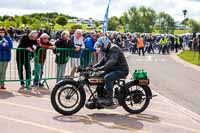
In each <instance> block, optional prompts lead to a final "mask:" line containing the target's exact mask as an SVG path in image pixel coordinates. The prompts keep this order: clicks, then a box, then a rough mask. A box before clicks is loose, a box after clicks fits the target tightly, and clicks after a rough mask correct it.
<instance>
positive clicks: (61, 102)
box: [51, 68, 155, 115]
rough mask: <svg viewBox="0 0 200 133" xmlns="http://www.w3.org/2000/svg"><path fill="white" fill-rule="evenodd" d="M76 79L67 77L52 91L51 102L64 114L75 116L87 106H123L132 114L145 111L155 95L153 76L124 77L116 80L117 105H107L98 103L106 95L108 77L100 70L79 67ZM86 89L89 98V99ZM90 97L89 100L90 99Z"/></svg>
mask: <svg viewBox="0 0 200 133" xmlns="http://www.w3.org/2000/svg"><path fill="white" fill-rule="evenodd" d="M78 72H79V73H80V74H79V76H78V77H76V78H69V77H66V78H65V79H63V80H62V81H60V82H58V83H57V84H56V85H55V87H54V88H53V90H52V93H51V104H52V106H53V108H54V109H55V110H56V111H57V112H58V113H60V114H63V115H73V114H75V113H77V112H78V111H80V109H81V108H83V107H84V105H85V106H86V108H88V109H105V108H107V109H115V108H117V107H118V106H122V107H123V108H124V109H125V110H126V111H127V112H129V113H131V114H139V113H141V112H143V111H144V110H145V109H146V108H147V107H148V105H149V103H150V100H151V99H152V97H154V96H155V95H152V91H151V89H150V88H149V86H148V85H149V79H148V78H145V79H137V80H129V81H127V82H126V79H120V80H118V81H115V82H114V89H113V91H114V94H113V101H114V104H113V105H112V106H109V107H105V106H103V105H100V104H99V103H98V98H99V97H104V95H105V92H104V91H103V90H104V89H103V88H104V79H103V77H99V74H100V72H94V71H92V70H89V69H85V68H79V70H78ZM86 92H87V94H89V97H87V98H86ZM86 99H87V102H86Z"/></svg>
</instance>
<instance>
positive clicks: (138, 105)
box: [121, 82, 151, 114]
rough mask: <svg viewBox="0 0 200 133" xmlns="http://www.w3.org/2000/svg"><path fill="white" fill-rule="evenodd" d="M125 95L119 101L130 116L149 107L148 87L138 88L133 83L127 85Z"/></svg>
mask: <svg viewBox="0 0 200 133" xmlns="http://www.w3.org/2000/svg"><path fill="white" fill-rule="evenodd" d="M126 89H127V93H126V94H125V95H124V96H123V98H122V100H121V105H122V107H123V108H124V109H125V110H126V111H127V112H129V113H131V114H139V113H141V112H143V111H144V110H145V109H146V108H147V107H148V105H149V102H150V97H151V91H150V88H149V87H148V86H139V85H136V84H135V83H134V82H132V83H129V84H127V86H126Z"/></svg>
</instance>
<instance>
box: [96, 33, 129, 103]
mask: <svg viewBox="0 0 200 133" xmlns="http://www.w3.org/2000/svg"><path fill="white" fill-rule="evenodd" d="M95 48H96V51H97V52H99V51H101V52H103V53H104V57H103V58H102V59H101V61H100V62H99V63H97V64H96V65H94V66H93V70H94V71H103V74H102V75H101V76H103V77H104V80H105V85H104V92H105V95H104V97H102V98H98V103H99V104H100V105H105V106H111V105H113V82H114V81H116V80H119V79H121V78H125V77H126V76H127V75H128V73H129V67H128V63H127V61H126V58H125V56H124V53H123V51H122V50H121V49H120V48H119V46H117V45H116V44H112V43H111V41H110V40H109V38H108V37H107V36H103V37H100V38H99V39H98V40H97V42H96V43H95Z"/></svg>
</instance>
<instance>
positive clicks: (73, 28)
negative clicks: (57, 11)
mask: <svg viewBox="0 0 200 133" xmlns="http://www.w3.org/2000/svg"><path fill="white" fill-rule="evenodd" d="M71 29H72V30H76V29H82V26H81V25H73V26H72V27H71Z"/></svg>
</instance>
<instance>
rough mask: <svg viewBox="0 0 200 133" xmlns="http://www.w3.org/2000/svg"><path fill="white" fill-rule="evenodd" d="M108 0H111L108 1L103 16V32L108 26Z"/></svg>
mask: <svg viewBox="0 0 200 133" xmlns="http://www.w3.org/2000/svg"><path fill="white" fill-rule="evenodd" d="M110 2H111V0H109V1H108V6H107V9H106V14H105V16H104V22H103V33H106V31H107V28H108V12H109V8H110Z"/></svg>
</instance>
